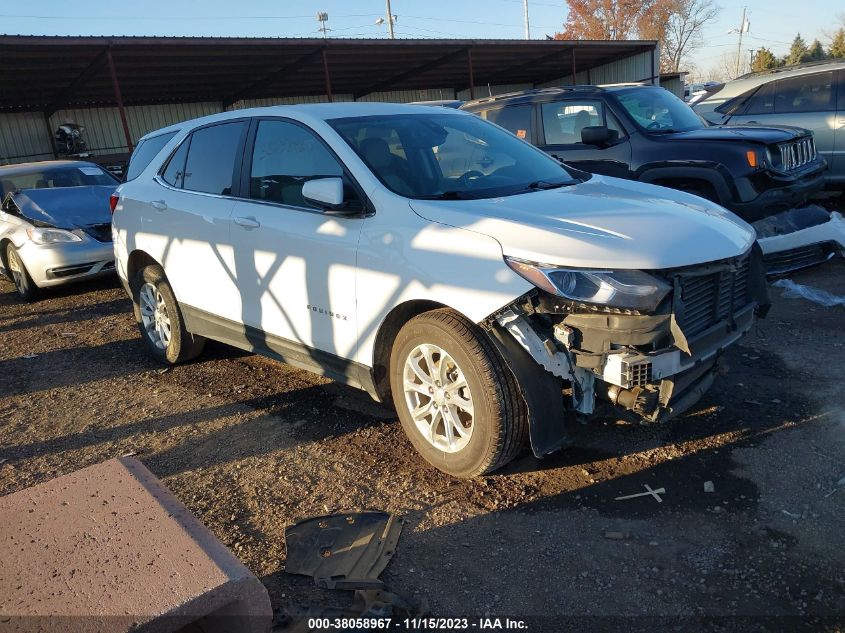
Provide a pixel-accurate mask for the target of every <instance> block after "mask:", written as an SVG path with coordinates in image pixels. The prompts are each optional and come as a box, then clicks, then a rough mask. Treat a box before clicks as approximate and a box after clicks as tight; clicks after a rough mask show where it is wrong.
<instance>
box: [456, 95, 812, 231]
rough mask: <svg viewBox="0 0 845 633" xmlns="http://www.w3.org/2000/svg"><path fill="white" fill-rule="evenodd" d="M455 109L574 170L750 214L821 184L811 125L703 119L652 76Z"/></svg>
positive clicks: (767, 212)
mask: <svg viewBox="0 0 845 633" xmlns="http://www.w3.org/2000/svg"><path fill="white" fill-rule="evenodd" d="M462 109H464V110H468V111H470V112H474V113H476V114H479V115H480V116H481V117H483V118H485V119H487V120H488V121H492V122H494V123H497V124H499V125H501V126H502V127H504V128H506V129H508V130H510V131H511V132H513V133H514V134H516V135H517V136H519V137H520V138H524V139H526V140H528V141H530V142H532V143H533V144H535V145H537V146H538V147H540V148H542V149H543V150H545V151H546V152H548V153H549V154H551V155H552V156H554V157H556V158H558V159H560V160H562V161H564V162H565V163H567V164H568V165H572V166H573V167H576V168H578V169H581V170H583V171H587V172H592V173H596V174H604V175H607V176H616V177H618V178H629V179H632V180H639V181H642V182H650V183H654V184H657V185H664V186H666V187H672V188H675V189H681V190H684V191H688V192H690V193H694V194H697V195H699V196H702V197H704V198H708V199H710V200H713V201H714V202H717V203H719V204H721V205H722V206H723V207H726V208H728V209H730V210H731V211H734V212H735V213H737V214H738V215H739V216H741V217H742V218H743V219H745V220H746V221H748V222H755V221H756V220H760V219H762V218H764V217H767V216H771V215H773V214H775V213H777V212H779V211H783V210H786V209H790V208H793V207H796V206H799V205H801V204H803V203H805V202H806V201H807V199H808V198H809V197H810V196H811V195H812V194H814V193H816V192H817V191H819V190H820V189H821V188H822V187H823V185H824V176H823V172H824V171H825V169H826V167H827V164H826V162H825V161H824V160H823V159H821V158H819V156H818V155H817V154H816V149H815V144H814V142H813V136H812V133H810V132H808V131H807V130H804V129H801V128H795V127H782V126H778V127H764V126H754V125H742V126H718V127H710V126H708V125H707V124H706V123H705V122H704V121H703V120H702V119H701V118H700V117H699V116H698V115H697V114H696V113H695V112H693V111H692V109H691V108H690V107H689V106H687V105H686V104H685V103H684V102H683V101H681V100H680V99H678V98H677V97H676V96H675V95H673V94H672V93H671V92H669V91H667V90H664V89H663V88H659V87H657V86H645V85H639V84H636V85H619V86H607V87H599V86H571V87H561V88H544V89H537V90H528V91H525V92H519V93H512V94H507V95H500V96H496V97H489V98H485V99H477V100H475V101H471V102H469V103H466V104H464V105H463V106H462Z"/></svg>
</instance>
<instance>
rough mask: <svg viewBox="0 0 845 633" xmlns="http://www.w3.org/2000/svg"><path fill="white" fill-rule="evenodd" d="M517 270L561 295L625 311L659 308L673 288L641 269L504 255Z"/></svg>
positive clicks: (536, 283)
mask: <svg viewBox="0 0 845 633" xmlns="http://www.w3.org/2000/svg"><path fill="white" fill-rule="evenodd" d="M505 262H507V264H508V266H510V267H511V268H512V269H513V270H514V272H516V273H517V274H518V275H520V276H521V277H524V278H525V279H527V280H528V281H530V282H531V283H532V284H534V285H535V286H537V287H538V288H541V289H543V290H545V291H546V292H549V293H551V294H554V295H558V296H559V297H564V298H566V299H570V300H572V301H577V302H583V303H588V304H593V305H598V306H607V307H610V308H620V309H623V310H637V311H644V312H650V311H652V310H655V309H657V306H658V305H660V302H661V301H663V299H664V298H665V297H666V295H667V294H669V292H670V291H671V290H672V287H671V286H670V285H669V284H667V283H665V282H664V281H661V280H660V279H657V278H656V277H653V276H652V275H649V274H648V273H644V272H642V271H640V270H585V269H581V268H560V267H559V266H550V265H548V264H537V263H535V262H529V261H525V260H522V259H517V258H515V257H505Z"/></svg>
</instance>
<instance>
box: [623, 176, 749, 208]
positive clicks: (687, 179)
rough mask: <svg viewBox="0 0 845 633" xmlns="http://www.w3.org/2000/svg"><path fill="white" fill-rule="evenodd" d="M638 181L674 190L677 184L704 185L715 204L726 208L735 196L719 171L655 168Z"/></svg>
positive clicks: (638, 178) (639, 177)
mask: <svg viewBox="0 0 845 633" xmlns="http://www.w3.org/2000/svg"><path fill="white" fill-rule="evenodd" d="M637 180H639V181H640V182H645V183H649V184H653V185H662V186H664V187H670V188H672V189H678V187H676V186H673V184H675V183H702V184H704V185H706V186H707V187H709V188H710V190H711V191H712V192H713V194H714V195H715V199H714V200H713V202H716V203H717V204H721V205H722V206H725V205H726V204H730V201H731V200H732V198H733V196H732V194H731V189H730V186H729V185H728V183H727V181H726V180H725V178H724V176H722V174H721V173H719V171H718V170H717V169H712V168H704V167H655V168H651V169H646V170H644V171H643V172H641V173H640V174H639V175H638V177H637Z"/></svg>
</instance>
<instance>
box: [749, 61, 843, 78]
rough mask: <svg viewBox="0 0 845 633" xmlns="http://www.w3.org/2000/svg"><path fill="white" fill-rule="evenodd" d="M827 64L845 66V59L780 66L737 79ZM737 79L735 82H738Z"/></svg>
mask: <svg viewBox="0 0 845 633" xmlns="http://www.w3.org/2000/svg"><path fill="white" fill-rule="evenodd" d="M825 64H845V59H817V60H815V61H812V62H803V63H801V64H792V65H791V66H779V67H778V68H767V69H766V70H757V71H754V72H750V73H745V74H744V75H740V76H739V77H737V78H736V79H748V78H749V77H759V76H760V75H774V74H777V73H782V72H786V71H789V70H801V69H802V68H813V67H815V66H824V65H825ZM736 79H735V80H734V81H736Z"/></svg>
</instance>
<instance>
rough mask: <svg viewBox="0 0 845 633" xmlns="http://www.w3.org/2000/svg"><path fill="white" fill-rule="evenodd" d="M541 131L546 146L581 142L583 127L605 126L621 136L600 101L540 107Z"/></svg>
mask: <svg viewBox="0 0 845 633" xmlns="http://www.w3.org/2000/svg"><path fill="white" fill-rule="evenodd" d="M541 112H542V115H543V130H544V132H545V134H546V143H547V144H548V145H574V144H576V143H580V142H581V130H583V129H584V128H585V127H593V126H606V127H607V128H608V129H610V130H615V131H616V133H617V134H618V135H619V136H622V134H623V133H622V129H621V127H620V126H619V124H618V123H617V122H616V120H615V118H614V117H613V115H611V114H610V113H608V112H606V111H605V107H604V104H603V103H602V102H601V101H553V102H550V103H544V104H543V105H542V106H541Z"/></svg>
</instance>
